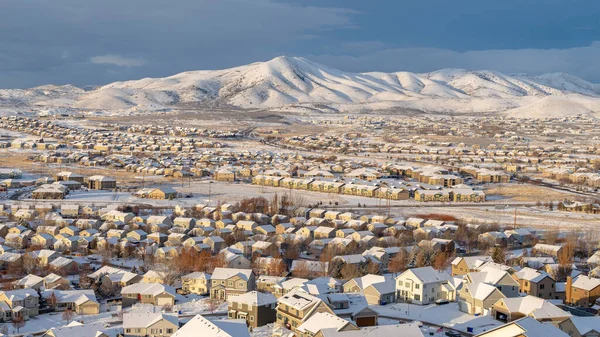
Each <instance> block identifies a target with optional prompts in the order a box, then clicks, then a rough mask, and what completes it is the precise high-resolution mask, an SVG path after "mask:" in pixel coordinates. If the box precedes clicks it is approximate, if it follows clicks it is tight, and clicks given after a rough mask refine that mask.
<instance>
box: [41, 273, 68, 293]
mask: <svg viewBox="0 0 600 337" xmlns="http://www.w3.org/2000/svg"><path fill="white" fill-rule="evenodd" d="M70 287H71V282H69V280H67V279H66V278H64V277H62V276H59V275H56V274H54V273H50V274H48V275H46V276H44V288H46V290H48V289H59V288H60V289H64V288H67V289H68V288H70Z"/></svg>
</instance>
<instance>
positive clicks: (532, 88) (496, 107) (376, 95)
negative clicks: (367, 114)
mask: <svg viewBox="0 0 600 337" xmlns="http://www.w3.org/2000/svg"><path fill="white" fill-rule="evenodd" d="M7 104H25V105H37V106H40V105H41V106H45V107H49V106H55V107H72V108H79V109H87V110H92V109H93V110H127V109H136V110H140V109H148V110H155V109H161V108H168V107H194V106H209V107H229V108H241V109H271V110H278V111H290V112H294V111H377V110H388V109H401V108H410V109H416V110H422V111H425V112H439V113H476V112H507V113H508V114H510V115H513V116H526V117H531V116H533V117H536V116H538V117H542V116H563V115H570V114H579V113H584V114H596V113H598V112H599V111H600V85H598V84H592V83H589V82H586V81H584V80H582V79H580V78H577V77H574V76H570V75H567V74H560V73H559V74H546V75H541V76H535V77H534V76H526V75H505V74H502V73H498V72H495V71H467V70H461V69H444V70H439V71H435V72H431V73H423V74H415V73H410V72H396V73H382V72H371V73H350V72H344V71H340V70H337V69H334V68H331V67H328V66H324V65H322V64H318V63H315V62H312V61H309V60H307V59H304V58H300V57H285V56H282V57H277V58H275V59H272V60H270V61H267V62H259V63H252V64H249V65H244V66H240V67H235V68H231V69H224V70H214V71H207V70H202V71H188V72H184V73H180V74H177V75H174V76H170V77H165V78H144V79H141V80H134V81H125V82H115V83H111V84H108V85H105V86H102V87H98V88H96V89H94V90H90V91H85V90H83V89H79V88H76V87H73V86H60V87H56V86H44V87H38V88H33V89H26V90H0V105H2V106H7Z"/></svg>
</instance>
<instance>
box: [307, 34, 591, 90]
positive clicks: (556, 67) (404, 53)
mask: <svg viewBox="0 0 600 337" xmlns="http://www.w3.org/2000/svg"><path fill="white" fill-rule="evenodd" d="M307 57H308V58H311V59H313V60H315V61H317V62H321V63H323V64H326V65H329V66H332V67H337V68H340V69H343V70H347V71H355V72H365V71H386V72H394V71H412V72H429V71H434V70H438V69H443V68H462V69H470V70H484V69H490V70H496V71H500V72H504V73H527V74H531V75H539V74H543V73H550V72H565V73H569V74H572V75H575V76H579V77H582V78H585V79H588V80H591V81H596V82H600V67H599V66H598V64H597V60H599V59H600V42H593V43H591V44H590V45H587V46H580V47H573V48H565V49H498V50H470V51H464V52H458V51H454V50H450V49H441V48H391V49H389V48H388V49H383V50H376V51H373V52H370V53H363V54H360V55H334V54H324V55H309V56H307Z"/></svg>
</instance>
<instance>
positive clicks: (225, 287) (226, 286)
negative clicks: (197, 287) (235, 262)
mask: <svg viewBox="0 0 600 337" xmlns="http://www.w3.org/2000/svg"><path fill="white" fill-rule="evenodd" d="M255 288H256V276H255V275H254V272H253V271H252V270H251V269H234V268H215V270H214V271H213V274H212V275H211V278H210V298H213V299H219V300H227V299H228V297H229V295H230V294H238V295H239V294H245V293H247V292H249V291H252V290H254V289H255Z"/></svg>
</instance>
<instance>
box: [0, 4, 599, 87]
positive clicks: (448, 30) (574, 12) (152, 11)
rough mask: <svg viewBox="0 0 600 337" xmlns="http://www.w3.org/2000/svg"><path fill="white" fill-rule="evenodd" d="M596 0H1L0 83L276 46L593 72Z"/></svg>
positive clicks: (373, 61) (85, 79)
mask: <svg viewBox="0 0 600 337" xmlns="http://www.w3.org/2000/svg"><path fill="white" fill-rule="evenodd" d="M599 17H600V1H598V0H502V1H492V0H490V1H487V0H455V1H449V0H418V1H414V0H411V1H406V0H389V1H388V0H386V1H383V0H370V1H365V0H360V1H358V0H168V1H165V0H102V1H91V0H87V1H85V0H83V1H82V0H0V88H25V87H34V86H39V85H44V84H57V85H62V84H74V85H78V86H86V85H102V84H106V83H110V82H114V81H120V80H128V79H138V78H144V77H164V76H168V75H172V74H176V73H179V72H183V71H188V70H200V69H222V68H228V67H233V66H238V65H243V64H248V63H252V62H258V61H267V60H269V59H272V58H274V57H277V56H280V55H287V56H302V57H306V58H308V59H310V60H313V61H315V62H320V63H323V64H325V65H328V66H331V67H335V68H339V69H341V70H345V71H352V72H366V71H386V72H393V71H411V72H428V71H434V70H438V69H442V68H465V69H489V70H496V71H500V72H505V73H528V74H531V75H538V74H542V73H548V72H566V73H570V74H572V75H575V76H579V77H582V78H584V79H586V80H588V81H591V82H595V83H600V62H599V60H600V20H599V19H598V18H599Z"/></svg>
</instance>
